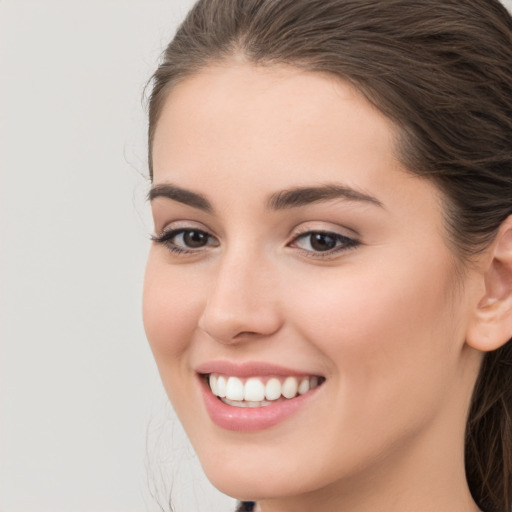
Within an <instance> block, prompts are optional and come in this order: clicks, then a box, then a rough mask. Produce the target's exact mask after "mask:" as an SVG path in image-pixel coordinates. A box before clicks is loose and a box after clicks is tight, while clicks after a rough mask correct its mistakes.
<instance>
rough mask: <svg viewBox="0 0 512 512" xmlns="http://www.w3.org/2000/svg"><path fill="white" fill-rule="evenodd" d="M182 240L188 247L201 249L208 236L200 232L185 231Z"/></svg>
mask: <svg viewBox="0 0 512 512" xmlns="http://www.w3.org/2000/svg"><path fill="white" fill-rule="evenodd" d="M183 240H184V242H185V244H186V245H188V246H189V247H203V246H204V245H206V243H207V242H208V236H207V235H206V233H202V232H201V231H187V232H186V233H185V234H184V235H183Z"/></svg>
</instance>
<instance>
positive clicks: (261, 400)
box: [208, 373, 320, 407]
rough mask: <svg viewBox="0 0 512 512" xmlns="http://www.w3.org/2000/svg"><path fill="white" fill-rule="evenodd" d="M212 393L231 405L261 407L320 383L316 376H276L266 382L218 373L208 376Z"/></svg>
mask: <svg viewBox="0 0 512 512" xmlns="http://www.w3.org/2000/svg"><path fill="white" fill-rule="evenodd" d="M208 382H209V384H210V389H211V390H212V393H213V394H214V395H216V396H218V397H219V398H222V399H223V401H224V402H225V403H227V404H229V405H235V403H236V405H237V406H239V407H261V406H265V405H270V404H271V403H272V401H275V400H278V399H279V398H281V397H284V398H287V399H290V398H295V397H296V396H297V394H299V395H304V394H305V393H307V392H308V391H310V390H312V389H314V388H316V387H318V386H319V385H320V381H319V378H318V377H316V376H312V377H302V378H301V379H300V380H299V379H298V378H297V377H287V378H286V379H285V380H284V382H282V383H281V380H280V379H278V378H276V377H271V378H269V379H268V380H267V382H266V383H264V381H263V380H262V379H261V378H258V377H251V378H249V379H247V380H246V381H245V383H244V382H243V381H242V379H239V378H238V377H226V376H223V375H218V374H213V373H212V374H210V375H209V377H208Z"/></svg>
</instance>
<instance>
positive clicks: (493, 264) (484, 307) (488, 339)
mask: <svg viewBox="0 0 512 512" xmlns="http://www.w3.org/2000/svg"><path fill="white" fill-rule="evenodd" d="M488 255H489V257H488V258H487V259H486V261H487V264H486V265H485V268H484V271H483V288H484V293H483V295H482V296H481V297H480V300H479V301H478V303H477V304H476V306H475V310H474V311H473V315H472V318H471V321H470V324H469V326H468V332H467V336H466V343H467V344H468V345H469V346H471V347H473V348H475V349H477V350H480V351H483V352H489V351H492V350H496V349H498V348H500V347H501V346H502V345H504V344H505V343H507V341H509V340H510V339H511V338H512V215H511V216H509V217H508V218H507V219H506V220H505V221H504V222H503V224H502V225H501V227H500V229H499V231H498V234H497V235H496V238H495V240H494V242H493V244H492V245H491V247H490V248H489V252H488Z"/></svg>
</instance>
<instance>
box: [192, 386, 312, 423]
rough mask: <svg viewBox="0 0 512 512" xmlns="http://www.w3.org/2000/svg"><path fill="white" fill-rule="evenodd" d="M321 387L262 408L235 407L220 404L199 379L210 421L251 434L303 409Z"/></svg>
mask: <svg viewBox="0 0 512 512" xmlns="http://www.w3.org/2000/svg"><path fill="white" fill-rule="evenodd" d="M320 387H321V386H319V387H317V388H315V389H313V390H311V391H308V392H307V393H305V394H304V395H298V396H297V397H295V398H292V399H288V400H283V401H279V402H276V403H274V404H270V405H265V406H262V407H236V406H233V405H228V404H225V403H224V402H222V401H221V400H220V399H219V398H218V397H216V396H215V395H214V394H213V393H212V392H211V390H210V387H209V386H208V384H206V382H205V381H204V380H203V379H201V390H202V394H203V399H204V403H205V405H206V410H207V411H208V414H209V415H210V418H211V419H212V421H213V422H214V423H215V424H216V425H217V426H219V427H221V428H224V429H226V430H235V431H239V432H251V431H256V430H264V429H266V428H270V427H273V426H274V425H277V424H279V423H281V422H282V421H284V420H286V419H287V418H288V417H289V416H291V415H292V414H294V413H295V412H297V411H298V410H299V409H300V408H301V407H303V406H304V405H305V404H306V403H307V402H308V400H309V399H310V398H311V397H312V396H313V395H314V394H316V391H317V390H318V389H319V388H320Z"/></svg>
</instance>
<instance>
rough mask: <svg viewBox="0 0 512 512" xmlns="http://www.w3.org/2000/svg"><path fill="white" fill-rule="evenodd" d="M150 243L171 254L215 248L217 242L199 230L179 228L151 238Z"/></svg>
mask: <svg viewBox="0 0 512 512" xmlns="http://www.w3.org/2000/svg"><path fill="white" fill-rule="evenodd" d="M151 239H152V241H153V242H155V243H157V244H162V245H165V246H166V247H167V249H169V250H170V251H172V252H177V253H182V252H188V253H191V252H196V251H198V250H200V249H202V248H204V247H207V246H213V247H217V246H218V242H217V240H216V239H215V238H214V237H213V236H212V235H210V234H209V233H207V232H206V231H203V230H201V229H195V228H179V229H173V230H170V231H167V232H164V233H162V234H161V235H158V236H152V237H151Z"/></svg>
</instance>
